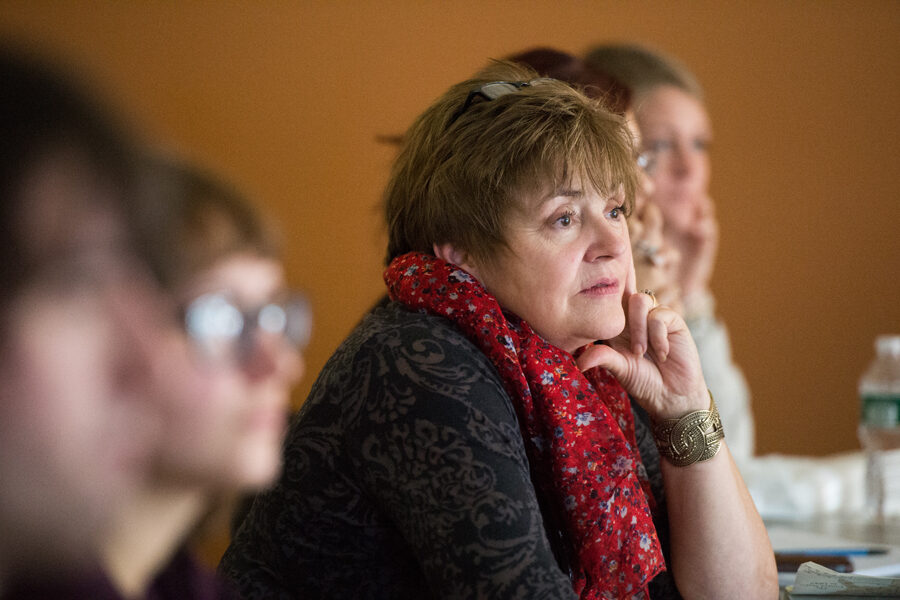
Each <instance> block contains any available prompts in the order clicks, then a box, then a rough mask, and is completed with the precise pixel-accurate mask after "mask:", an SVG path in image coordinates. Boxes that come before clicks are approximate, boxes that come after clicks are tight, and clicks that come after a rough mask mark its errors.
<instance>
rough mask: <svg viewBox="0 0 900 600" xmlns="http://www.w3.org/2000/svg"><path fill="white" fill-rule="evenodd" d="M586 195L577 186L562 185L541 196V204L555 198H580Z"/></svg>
mask: <svg viewBox="0 0 900 600" xmlns="http://www.w3.org/2000/svg"><path fill="white" fill-rule="evenodd" d="M582 196H584V192H583V191H582V190H580V189H577V188H569V187H561V188H557V189H555V190H552V191H550V192H548V193H547V194H546V195H545V196H544V197H543V198H541V201H540V204H546V203H547V202H549V201H550V200H553V199H554V198H580V197H582Z"/></svg>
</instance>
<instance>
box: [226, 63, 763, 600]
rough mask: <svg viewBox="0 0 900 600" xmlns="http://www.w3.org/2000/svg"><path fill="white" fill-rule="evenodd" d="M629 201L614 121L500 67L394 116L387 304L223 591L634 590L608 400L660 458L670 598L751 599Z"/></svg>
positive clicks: (637, 580) (249, 529) (262, 508)
mask: <svg viewBox="0 0 900 600" xmlns="http://www.w3.org/2000/svg"><path fill="white" fill-rule="evenodd" d="M635 186H636V181H635V173H634V155H633V149H632V147H631V144H630V141H629V135H628V133H627V130H626V129H625V127H624V125H623V122H622V120H621V119H620V118H618V117H616V116H615V115H612V114H610V113H608V112H606V111H605V110H603V109H602V108H600V107H599V106H598V105H597V104H596V103H595V102H593V101H591V100H590V99H588V98H586V97H585V96H583V95H582V94H580V93H578V92H576V91H574V90H572V89H571V88H570V87H568V86H567V85H565V84H562V83H560V82H558V81H555V80H547V79H535V75H534V74H533V73H532V72H530V71H527V70H524V69H521V68H518V67H513V66H511V65H506V64H501V65H497V66H495V67H493V68H490V69H488V70H487V71H486V72H485V73H483V74H482V75H481V76H479V77H478V78H476V79H473V80H470V81H466V82H463V83H461V84H459V85H456V86H454V87H452V88H451V89H450V90H449V91H448V92H447V93H446V94H444V95H443V96H442V97H441V98H440V99H438V101H437V102H436V103H435V104H434V105H432V107H431V108H429V109H428V110H427V111H426V112H425V113H424V114H423V115H422V116H421V117H419V119H418V120H417V121H416V123H415V124H414V125H413V126H412V128H411V129H410V131H409V132H408V133H407V135H406V136H405V141H404V147H403V149H402V151H401V153H400V155H399V157H398V159H397V162H396V164H395V167H394V170H393V173H392V176H391V180H390V182H389V185H388V188H387V191H386V194H385V204H386V217H387V223H388V229H389V238H390V239H389V246H388V260H389V266H388V268H387V269H386V271H385V280H386V282H387V285H388V289H389V292H390V295H391V298H392V301H391V302H390V303H389V304H388V305H387V306H385V307H383V308H379V309H376V310H375V311H373V312H372V313H371V314H370V315H368V316H367V317H366V319H364V320H363V322H362V323H361V324H360V325H359V327H357V329H356V330H355V331H354V332H353V333H352V334H351V335H350V337H349V338H348V339H347V340H346V341H345V342H344V343H343V344H342V346H341V347H340V348H339V349H338V350H337V352H336V353H335V354H334V356H332V358H331V359H330V361H329V363H328V364H327V365H326V367H325V369H324V371H323V372H322V374H321V375H320V377H319V379H318V381H317V382H316V385H315V386H314V388H313V390H312V392H311V395H310V397H309V399H308V400H307V402H306V404H305V405H304V407H303V408H302V409H301V411H300V413H299V414H298V416H297V418H296V420H295V421H294V422H293V425H292V428H291V432H290V434H289V438H288V441H287V445H286V449H285V452H286V465H285V472H284V474H283V476H282V478H281V480H280V482H279V483H278V485H277V486H276V488H275V489H274V490H273V491H271V492H269V493H267V494H265V495H263V496H261V497H260V498H258V499H257V501H256V502H255V504H254V506H253V509H252V510H251V512H250V514H249V516H248V518H247V519H246V520H245V521H244V524H243V527H242V528H241V529H240V531H239V532H238V534H237V536H236V539H235V540H234V542H233V543H232V546H231V548H230V549H229V550H228V552H227V553H226V555H225V558H224V562H223V566H222V568H223V569H224V570H225V572H226V573H228V574H229V575H230V576H231V577H232V578H233V579H234V580H235V581H236V582H237V583H238V585H239V587H240V589H241V592H242V594H243V595H244V596H245V597H247V598H273V597H278V598H294V597H296V598H300V597H302V598H324V597H328V598H382V597H383V598H422V597H440V598H479V597H481V598H524V597H541V598H576V597H582V598H600V597H612V598H632V597H644V596H645V590H646V588H647V586H648V583H649V582H650V580H651V579H653V578H654V577H655V576H656V575H658V574H659V573H660V572H661V571H663V570H664V569H666V568H667V565H666V562H665V560H664V558H663V550H664V549H663V548H661V546H660V543H659V539H658V537H657V534H656V529H655V527H654V525H653V521H652V511H653V510H654V509H655V507H658V503H657V499H656V498H654V495H653V494H652V493H651V492H650V490H649V485H648V481H647V474H646V472H645V470H644V468H643V464H642V462H641V460H640V457H639V455H638V449H637V447H636V443H635V432H634V427H635V422H634V418H633V414H632V411H631V409H630V405H629V402H628V395H627V393H626V389H627V390H628V392H629V393H631V394H633V395H634V396H635V398H636V399H637V400H638V401H639V402H640V403H641V405H642V406H643V407H644V408H645V409H646V410H647V412H648V413H649V414H650V416H651V417H652V418H653V419H655V421H656V424H657V428H658V432H657V433H658V435H659V438H660V440H661V441H660V443H661V445H662V446H661V447H662V449H663V452H664V454H665V455H666V456H667V457H668V458H667V459H666V461H663V463H662V465H661V468H662V471H663V476H664V477H665V486H666V490H665V492H666V494H667V495H668V496H669V506H670V508H669V511H668V519H669V521H670V523H671V526H672V560H671V568H672V569H673V571H674V574H675V580H676V582H677V583H678V585H679V587H680V588H681V591H682V593H684V594H685V595H688V596H693V597H701V596H705V597H713V596H717V597H740V596H744V597H746V596H748V595H753V596H758V597H774V595H775V593H776V583H775V567H774V561H773V558H772V554H771V549H770V548H769V545H768V541H767V538H766V534H765V530H764V529H763V527H762V523H761V522H760V520H759V518H758V516H757V515H756V513H755V510H754V508H753V505H752V502H750V499H749V496H748V495H747V493H746V490H745V489H744V487H743V484H742V483H741V480H740V476H739V475H738V474H737V471H736V469H735V468H734V464H733V462H732V461H731V458H730V455H729V453H728V450H727V445H726V444H725V443H724V442H723V441H722V439H721V431H720V429H719V428H718V427H717V420H716V418H715V409H714V406H711V404H710V397H709V394H708V392H707V389H706V385H705V383H704V381H703V376H702V373H701V372H700V367H699V361H698V359H697V354H696V350H695V348H694V346H693V343H692V342H691V339H690V336H689V335H688V333H687V328H686V326H685V325H684V321H683V320H681V318H680V317H679V316H678V315H677V314H676V313H675V312H673V311H672V310H670V309H667V308H665V307H661V306H653V299H652V298H651V296H649V295H648V294H636V293H634V283H633V280H634V275H633V265H632V262H631V251H630V244H629V240H628V230H627V226H626V223H625V215H626V214H627V212H628V210H629V208H630V205H631V201H632V196H633V194H634V188H635ZM600 339H602V340H608V342H607V344H608V345H596V346H595V345H593V342H594V341H595V340H600ZM586 346H587V349H586V350H585V349H584V348H585V347H586ZM576 356H578V362H576V358H575V357H576ZM595 367H601V368H595ZM619 381H621V383H622V385H624V386H625V387H624V389H623V387H622V385H620V383H619ZM708 409H711V410H708ZM676 422H677V423H678V424H679V427H682V428H687V429H690V430H692V431H693V432H694V433H695V434H699V435H696V436H694V437H691V438H690V439H691V442H689V443H688V444H687V447H673V446H672V445H671V444H670V441H669V436H668V430H669V429H671V428H672V426H673V424H674V423H676ZM667 461H668V462H667ZM676 465H681V466H676ZM738 564H740V565H741V567H740V569H736V567H735V565H738Z"/></svg>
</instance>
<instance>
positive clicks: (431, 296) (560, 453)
mask: <svg viewBox="0 0 900 600" xmlns="http://www.w3.org/2000/svg"><path fill="white" fill-rule="evenodd" d="M384 280H385V282H386V283H387V286H388V289H389V291H390V296H391V299H393V300H396V301H398V302H401V303H403V304H405V305H406V306H408V307H410V308H412V309H417V310H422V311H423V312H427V313H430V314H434V315H440V316H442V317H444V318H447V319H449V320H451V321H453V322H454V323H455V324H456V325H457V326H458V327H459V328H460V330H461V331H462V332H463V334H465V336H466V337H467V338H468V339H469V340H470V341H472V342H473V343H474V344H475V345H476V346H478V348H479V349H481V351H482V352H484V353H485V354H486V355H487V357H488V358H489V359H490V360H491V362H492V363H493V364H494V366H495V367H496V368H497V370H498V372H499V373H500V377H501V378H502V379H503V383H504V387H505V388H506V391H507V393H508V394H509V396H510V398H512V401H513V404H514V405H515V408H516V413H517V415H518V418H519V422H520V426H521V428H522V435H523V437H524V439H525V446H526V449H527V451H528V455H529V459H530V460H531V463H532V468H533V470H534V472H535V473H536V478H537V481H536V485H537V486H538V488H539V489H541V490H544V491H549V492H550V493H549V497H550V498H552V500H554V501H555V506H556V508H557V509H558V511H559V512H560V513H562V514H561V515H560V517H561V518H560V522H561V523H563V524H564V527H565V528H566V530H567V536H568V539H569V540H570V545H571V546H572V547H571V548H570V551H571V553H572V555H573V559H574V560H573V573H574V581H573V587H574V588H575V591H576V593H578V594H579V595H580V597H581V598H582V599H583V600H591V599H594V598H644V597H646V593H647V584H648V583H649V581H650V580H651V579H652V578H653V577H654V576H655V575H656V574H657V573H659V572H660V571H662V570H664V569H665V566H664V561H663V557H662V551H661V549H660V546H659V540H658V539H657V537H656V529H655V528H654V526H653V520H652V517H651V513H650V507H649V505H648V502H652V501H653V500H652V498H653V497H652V494H651V492H650V488H649V483H648V481H647V476H646V472H645V471H644V467H643V464H642V463H641V459H640V455H639V454H638V451H637V444H636V442H635V437H634V417H633V414H632V412H631V406H630V404H629V401H628V396H627V394H626V393H625V390H623V389H622V387H621V386H620V385H619V383H618V382H617V381H616V380H615V378H613V376H612V375H611V374H610V373H609V372H608V371H606V370H605V369H592V370H590V371H588V372H587V373H582V372H581V371H580V370H579V369H578V367H577V366H576V365H575V360H574V358H573V357H572V355H571V354H569V353H568V352H565V351H563V350H561V349H559V348H557V347H555V346H553V345H551V344H549V343H548V342H546V341H544V340H543V339H542V338H541V337H540V336H539V335H537V334H536V333H535V332H534V331H533V330H532V329H531V327H529V326H528V324H527V323H526V322H525V321H523V320H521V319H519V318H518V317H515V316H514V315H510V314H504V313H503V310H502V309H501V307H500V305H499V304H498V303H497V300H496V299H495V298H494V297H493V296H491V295H490V294H489V293H488V292H487V290H485V289H484V287H482V285H481V284H480V283H479V282H478V281H477V280H476V279H475V278H474V277H472V276H471V275H470V274H469V273H467V272H466V271H464V270H462V269H460V268H458V267H456V266H455V265H452V264H450V263H447V262H445V261H443V260H441V259H439V258H435V257H434V256H431V255H428V254H423V253H410V254H405V255H403V256H400V257H398V258H396V259H395V260H394V261H393V262H391V264H390V266H388V268H387V269H386V270H385V272H384Z"/></svg>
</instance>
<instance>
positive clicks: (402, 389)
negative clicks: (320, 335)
mask: <svg viewBox="0 0 900 600" xmlns="http://www.w3.org/2000/svg"><path fill="white" fill-rule="evenodd" d="M382 413H384V414H382ZM434 414H438V416H440V418H441V419H445V418H447V417H450V416H451V415H454V414H455V415H458V416H459V417H460V418H466V419H468V418H471V415H472V414H478V415H480V416H481V417H483V418H484V419H485V420H486V421H489V422H492V423H495V424H497V425H498V426H502V427H504V428H506V427H507V426H508V425H509V424H512V425H514V426H515V427H516V428H517V427H518V423H517V420H516V416H515V410H514V408H513V406H512V403H511V401H510V400H509V396H508V395H507V393H506V391H505V389H504V387H503V382H502V380H501V379H500V376H499V374H498V373H497V370H496V368H495V367H494V366H493V364H492V363H491V362H490V360H489V359H488V358H487V357H486V356H485V355H484V354H483V353H482V352H481V351H480V350H479V349H478V348H477V347H476V346H475V345H474V344H472V343H471V342H470V341H469V340H468V339H467V338H466V337H465V336H464V335H463V334H462V333H461V332H460V331H459V329H457V328H456V326H455V325H454V324H453V323H452V322H450V321H449V320H447V319H443V318H441V317H438V316H434V315H428V314H424V313H420V312H417V311H412V310H409V309H407V308H406V307H404V306H403V305H400V304H398V303H394V302H389V303H387V304H385V305H383V306H377V307H376V308H374V309H373V310H372V311H370V312H369V313H368V314H367V315H366V316H365V318H363V320H362V321H361V322H360V323H359V324H358V325H357V327H356V328H355V329H354V331H353V332H352V333H351V334H350V335H349V336H348V337H347V339H346V340H344V342H343V343H342V344H341V345H340V347H339V348H338V349H337V350H336V351H335V353H334V354H333V355H332V356H331V358H330V359H329V360H328V362H327V363H326V365H325V367H324V368H323V369H322V372H321V373H320V374H319V377H318V379H317V380H316V382H315V384H314V385H313V387H312V390H311V392H310V395H309V397H308V398H307V401H306V402H305V403H304V405H303V408H302V409H301V411H300V415H299V418H298V420H299V421H301V422H303V423H305V424H306V425H311V424H313V423H318V424H319V426H325V424H326V423H327V424H328V427H329V428H335V427H336V428H339V429H341V430H343V431H347V430H348V429H350V428H353V427H356V426H359V425H360V424H361V423H364V422H368V423H370V424H371V423H375V422H381V423H392V422H394V423H395V422H396V421H397V419H403V418H409V419H425V420H429V419H430V418H431V417H432V416H434ZM383 419H384V420H383ZM500 424H502V425H500Z"/></svg>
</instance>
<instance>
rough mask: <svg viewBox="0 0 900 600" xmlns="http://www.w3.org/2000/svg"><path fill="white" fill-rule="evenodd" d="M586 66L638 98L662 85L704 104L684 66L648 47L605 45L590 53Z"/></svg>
mask: <svg viewBox="0 0 900 600" xmlns="http://www.w3.org/2000/svg"><path fill="white" fill-rule="evenodd" d="M585 62H586V63H587V64H588V66H590V67H591V68H593V69H596V70H598V71H601V72H603V73H606V74H608V75H609V76H611V77H614V78H615V79H617V80H619V81H621V82H622V83H623V84H625V85H627V86H628V87H629V88H631V91H632V92H633V93H634V94H635V96H640V95H643V94H646V93H648V92H650V91H652V90H653V89H654V88H656V87H658V86H661V85H672V86H675V87H677V88H679V89H680V90H682V91H684V92H686V93H687V94H690V95H691V96H694V97H695V98H697V99H698V100H701V101H702V100H703V87H702V86H701V85H700V82H699V81H697V78H696V77H694V75H693V73H691V72H690V70H689V69H688V68H687V67H686V66H685V65H683V64H682V63H681V62H679V61H678V60H677V59H675V58H674V57H672V56H668V55H666V54H664V53H663V52H660V51H658V50H652V49H650V48H648V47H646V46H641V45H638V44H602V45H599V46H596V47H595V48H593V49H592V50H590V51H589V52H588V53H587V56H586V57H585Z"/></svg>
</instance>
